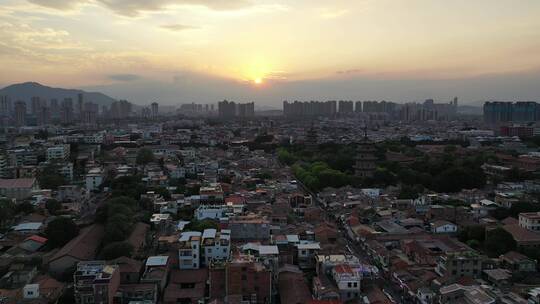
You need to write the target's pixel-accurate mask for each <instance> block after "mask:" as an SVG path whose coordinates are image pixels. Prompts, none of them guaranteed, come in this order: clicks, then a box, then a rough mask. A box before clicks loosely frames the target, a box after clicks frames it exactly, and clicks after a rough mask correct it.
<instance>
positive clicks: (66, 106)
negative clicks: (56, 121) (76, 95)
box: [60, 98, 74, 124]
mask: <svg viewBox="0 0 540 304" xmlns="http://www.w3.org/2000/svg"><path fill="white" fill-rule="evenodd" d="M73 119H74V114H73V99H71V98H64V101H62V105H61V106H60V120H61V121H62V123H63V124H71V123H73Z"/></svg>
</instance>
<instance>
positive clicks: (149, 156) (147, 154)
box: [136, 148, 155, 165]
mask: <svg viewBox="0 0 540 304" xmlns="http://www.w3.org/2000/svg"><path fill="white" fill-rule="evenodd" d="M154 160H155V157H154V153H152V150H150V149H148V148H141V149H139V151H138V152H137V158H136V162H137V164H139V165H147V164H148V163H151V162H153V161H154Z"/></svg>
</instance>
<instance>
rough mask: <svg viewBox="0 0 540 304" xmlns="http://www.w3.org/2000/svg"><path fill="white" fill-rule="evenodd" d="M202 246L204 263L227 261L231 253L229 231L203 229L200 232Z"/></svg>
mask: <svg viewBox="0 0 540 304" xmlns="http://www.w3.org/2000/svg"><path fill="white" fill-rule="evenodd" d="M202 248H203V261H204V264H205V265H210V263H212V262H214V261H221V262H223V261H227V260H228V259H229V255H230V253H231V231H230V230H226V229H223V230H221V231H219V232H217V230H216V229H205V230H204V231H203V234H202Z"/></svg>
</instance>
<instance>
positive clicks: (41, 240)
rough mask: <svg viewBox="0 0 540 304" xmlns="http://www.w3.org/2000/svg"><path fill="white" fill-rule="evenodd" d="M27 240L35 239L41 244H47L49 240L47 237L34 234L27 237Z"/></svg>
mask: <svg viewBox="0 0 540 304" xmlns="http://www.w3.org/2000/svg"><path fill="white" fill-rule="evenodd" d="M25 241H34V242H38V243H41V244H45V243H46V242H47V239H46V238H44V237H41V236H39V235H32V236H29V237H27V238H26V240H25Z"/></svg>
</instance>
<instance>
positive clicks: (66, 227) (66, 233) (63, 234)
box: [45, 217, 79, 247]
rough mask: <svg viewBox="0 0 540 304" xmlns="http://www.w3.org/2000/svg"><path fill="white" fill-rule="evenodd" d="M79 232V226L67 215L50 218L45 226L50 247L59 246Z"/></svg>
mask: <svg viewBox="0 0 540 304" xmlns="http://www.w3.org/2000/svg"><path fill="white" fill-rule="evenodd" d="M78 234H79V227H77V225H76V224H75V222H73V220H71V219H70V218H67V217H58V218H56V219H54V220H52V221H51V222H50V223H49V224H48V225H47V228H45V236H46V237H47V239H48V242H47V244H49V245H51V246H52V247H61V246H64V245H65V244H67V242H69V241H70V240H71V239H73V238H74V237H76V236H77V235H78Z"/></svg>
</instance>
